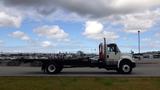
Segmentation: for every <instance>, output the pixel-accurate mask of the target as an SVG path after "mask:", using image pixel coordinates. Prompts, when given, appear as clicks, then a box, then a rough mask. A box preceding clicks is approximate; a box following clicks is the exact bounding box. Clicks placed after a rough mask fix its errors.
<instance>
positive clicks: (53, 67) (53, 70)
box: [46, 63, 63, 74]
mask: <svg viewBox="0 0 160 90" xmlns="http://www.w3.org/2000/svg"><path fill="white" fill-rule="evenodd" d="M62 69H63V66H62V65H58V64H56V63H50V64H47V66H46V72H47V73H48V74H57V73H60V72H61V71H62Z"/></svg>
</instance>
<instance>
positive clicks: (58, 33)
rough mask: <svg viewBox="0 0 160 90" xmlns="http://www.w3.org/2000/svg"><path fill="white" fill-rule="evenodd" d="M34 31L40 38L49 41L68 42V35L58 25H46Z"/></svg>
mask: <svg viewBox="0 0 160 90" xmlns="http://www.w3.org/2000/svg"><path fill="white" fill-rule="evenodd" d="M33 31H34V32H35V33H37V34H38V35H39V36H45V37H47V38H49V39H56V40H59V41H61V40H67V38H68V33H66V32H64V30H63V29H61V28H60V27H59V26H57V25H53V26H48V25H44V26H41V27H38V28H36V29H34V30H33Z"/></svg>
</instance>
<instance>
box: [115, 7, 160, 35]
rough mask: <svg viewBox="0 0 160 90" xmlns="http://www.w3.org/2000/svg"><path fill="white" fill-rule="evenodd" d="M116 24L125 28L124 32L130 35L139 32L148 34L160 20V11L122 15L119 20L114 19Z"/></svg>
mask: <svg viewBox="0 0 160 90" xmlns="http://www.w3.org/2000/svg"><path fill="white" fill-rule="evenodd" d="M113 19H115V20H113V21H114V23H117V24H121V25H123V26H124V31H125V32H128V33H137V32H138V31H141V32H146V31H148V30H149V29H150V28H151V27H153V26H154V25H155V24H156V22H157V21H159V20H160V10H159V9H156V10H154V11H150V10H148V11H145V12H142V13H134V14H127V15H120V16H118V18H116V16H115V17H113Z"/></svg>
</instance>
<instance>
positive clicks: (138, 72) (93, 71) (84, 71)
mask: <svg viewBox="0 0 160 90" xmlns="http://www.w3.org/2000/svg"><path fill="white" fill-rule="evenodd" d="M0 76H97V77H101V76H102V77H105V76H109V77H112V76H113V77H118V76H119V77H137V76H138V77H145V76H153V77H157V76H160V63H145V64H143V63H140V64H137V67H136V68H134V69H133V71H132V73H131V74H127V75H124V74H118V73H117V72H116V71H107V70H105V69H99V68H64V69H63V71H62V72H61V73H59V74H55V75H53V74H52V75H50V74H46V73H43V72H42V71H41V68H40V67H28V66H18V67H17V66H10V67H9V66H0Z"/></svg>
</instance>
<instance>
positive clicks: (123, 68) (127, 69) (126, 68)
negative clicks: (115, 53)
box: [117, 62, 132, 74]
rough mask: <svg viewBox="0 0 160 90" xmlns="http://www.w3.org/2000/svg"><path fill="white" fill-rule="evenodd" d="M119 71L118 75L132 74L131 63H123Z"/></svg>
mask: <svg viewBox="0 0 160 90" xmlns="http://www.w3.org/2000/svg"><path fill="white" fill-rule="evenodd" d="M117 71H118V73H121V74H130V73H131V72H132V67H131V63H129V62H122V63H121V64H120V67H119V68H118V70H117Z"/></svg>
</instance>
